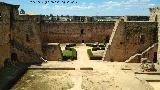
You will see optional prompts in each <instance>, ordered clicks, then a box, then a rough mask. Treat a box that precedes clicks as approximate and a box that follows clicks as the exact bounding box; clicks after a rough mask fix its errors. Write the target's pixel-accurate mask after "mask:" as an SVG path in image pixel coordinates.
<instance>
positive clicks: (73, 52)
mask: <svg viewBox="0 0 160 90" xmlns="http://www.w3.org/2000/svg"><path fill="white" fill-rule="evenodd" d="M71 50H72V59H77V51H76V49H74V48H71Z"/></svg>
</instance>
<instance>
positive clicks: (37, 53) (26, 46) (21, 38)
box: [12, 20, 43, 63]
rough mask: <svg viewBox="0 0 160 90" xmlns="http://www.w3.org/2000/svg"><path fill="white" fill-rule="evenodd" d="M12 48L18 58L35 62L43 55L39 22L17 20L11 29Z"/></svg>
mask: <svg viewBox="0 0 160 90" xmlns="http://www.w3.org/2000/svg"><path fill="white" fill-rule="evenodd" d="M12 37H13V39H12V40H13V49H12V52H16V53H17V55H18V57H21V58H20V59H19V60H21V61H24V62H27V63H29V62H36V61H38V60H39V59H40V57H41V56H43V53H42V47H41V46H42V45H41V44H42V42H41V39H40V27H39V23H38V22H37V21H35V20H17V21H16V22H14V30H13V31H12Z"/></svg>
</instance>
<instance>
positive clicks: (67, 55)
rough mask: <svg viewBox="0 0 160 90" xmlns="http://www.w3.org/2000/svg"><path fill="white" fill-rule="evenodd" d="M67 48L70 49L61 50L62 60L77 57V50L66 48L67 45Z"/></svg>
mask: <svg viewBox="0 0 160 90" xmlns="http://www.w3.org/2000/svg"><path fill="white" fill-rule="evenodd" d="M67 49H70V50H64V51H63V60H68V59H71V60H74V59H77V51H76V50H75V49H74V48H68V47H67Z"/></svg>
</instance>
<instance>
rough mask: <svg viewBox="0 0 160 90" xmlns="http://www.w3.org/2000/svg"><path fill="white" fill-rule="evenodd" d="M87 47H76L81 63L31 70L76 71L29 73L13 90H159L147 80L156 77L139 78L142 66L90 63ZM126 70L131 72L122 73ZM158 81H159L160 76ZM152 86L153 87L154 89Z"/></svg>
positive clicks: (103, 62) (73, 62) (49, 63)
mask: <svg viewBox="0 0 160 90" xmlns="http://www.w3.org/2000/svg"><path fill="white" fill-rule="evenodd" d="M88 48H90V47H87V46H85V45H78V46H76V47H75V49H76V50H77V53H78V60H75V61H70V62H69V61H68V62H62V61H50V62H47V63H43V64H42V65H41V66H35V65H32V66H31V67H30V68H68V67H71V68H75V70H28V72H27V73H26V74H25V75H24V76H23V77H22V78H21V80H19V82H17V84H16V85H15V86H14V87H13V88H12V90H44V89H45V90H154V88H155V90H159V88H158V89H157V87H156V86H157V85H159V87H160V83H158V82H157V83H150V82H147V81H145V79H144V78H143V76H144V77H150V78H151V79H152V77H154V76H153V75H150V76H148V75H143V74H142V75H136V74H135V73H134V72H135V71H138V70H139V68H140V67H139V64H135V63H133V64H127V63H123V62H121V63H120V62H107V61H102V60H89V58H88V55H87V49H88ZM124 66H127V67H128V68H130V69H129V70H122V68H123V67H124ZM84 67H85V68H87V67H90V68H93V70H80V68H84ZM155 78H157V79H160V76H156V77H155ZM152 86H153V87H152Z"/></svg>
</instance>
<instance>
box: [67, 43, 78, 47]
mask: <svg viewBox="0 0 160 90" xmlns="http://www.w3.org/2000/svg"><path fill="white" fill-rule="evenodd" d="M74 46H76V44H74V43H72V44H68V45H66V47H74Z"/></svg>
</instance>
